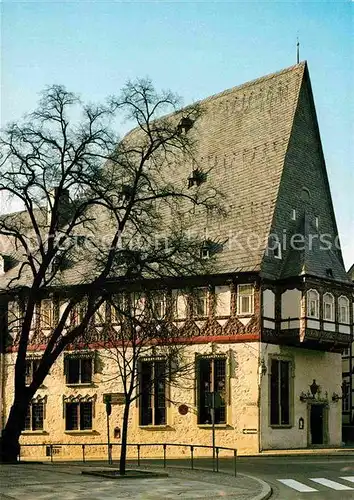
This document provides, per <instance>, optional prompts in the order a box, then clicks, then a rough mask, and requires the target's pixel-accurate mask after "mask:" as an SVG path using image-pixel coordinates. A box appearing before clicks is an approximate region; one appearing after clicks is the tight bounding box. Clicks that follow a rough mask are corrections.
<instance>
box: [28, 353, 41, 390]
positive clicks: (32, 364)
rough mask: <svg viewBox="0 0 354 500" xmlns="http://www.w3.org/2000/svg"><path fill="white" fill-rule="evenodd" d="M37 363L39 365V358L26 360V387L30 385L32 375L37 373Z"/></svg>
mask: <svg viewBox="0 0 354 500" xmlns="http://www.w3.org/2000/svg"><path fill="white" fill-rule="evenodd" d="M39 363H40V359H39V358H29V359H26V367H25V370H26V385H27V386H28V385H30V384H31V383H32V380H33V375H34V373H35V372H36V371H37V369H38V366H39Z"/></svg>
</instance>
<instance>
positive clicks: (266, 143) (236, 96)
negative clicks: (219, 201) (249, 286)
mask: <svg viewBox="0 0 354 500" xmlns="http://www.w3.org/2000/svg"><path fill="white" fill-rule="evenodd" d="M304 70H305V63H300V64H297V65H295V66H292V67H291V68H288V69H285V70H283V71H279V72H278V73H273V74H271V75H268V76H265V77H262V78H259V79H257V80H254V81H252V82H249V83H246V84H244V85H240V86H238V87H234V88H232V89H230V90H226V91H224V92H222V93H220V94H217V95H214V96H212V97H209V98H207V99H205V100H203V101H201V102H200V104H201V106H202V109H203V110H204V115H202V117H201V118H200V119H198V121H197V122H196V125H195V126H194V127H193V128H192V129H191V133H193V134H195V136H196V137H197V139H198V154H197V158H198V164H199V165H200V167H201V168H202V169H203V170H204V171H209V170H210V174H209V175H208V180H207V182H208V183H209V182H210V183H211V185H214V186H215V187H217V188H219V189H220V190H222V191H223V193H224V194H223V204H224V206H225V208H226V210H227V212H228V215H227V217H226V218H225V219H223V220H215V219H213V218H212V217H207V216H206V215H205V213H199V214H196V217H195V225H194V227H193V229H195V230H199V231H201V230H203V228H207V231H208V234H209V235H210V237H211V238H212V239H216V240H218V241H221V242H225V244H224V247H223V251H222V252H220V253H219V254H218V259H217V263H218V266H217V269H218V271H219V272H225V273H229V272H246V271H260V270H261V264H262V259H263V255H264V252H265V249H266V246H267V240H268V234H269V231H270V228H271V224H272V220H273V214H274V208H275V204H276V200H277V196H278V190H279V184H280V180H281V177H282V172H283V166H284V161H285V155H286V151H287V147H288V142H289V138H290V134H291V130H292V125H293V119H294V114H295V110H296V107H297V102H298V96H299V90H300V85H301V82H302V79H303V75H304ZM181 170H182V169H181V166H179V171H178V175H179V176H181V175H184V177H185V179H187V177H188V176H189V174H190V170H191V167H189V169H188V166H187V167H186V166H184V171H183V170H182V171H181ZM176 175H177V174H176Z"/></svg>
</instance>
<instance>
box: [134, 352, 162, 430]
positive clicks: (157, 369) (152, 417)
mask: <svg viewBox="0 0 354 500" xmlns="http://www.w3.org/2000/svg"><path fill="white" fill-rule="evenodd" d="M139 382H140V390H139V392H140V414H139V424H140V425H142V426H143V425H165V424H166V361H165V360H147V361H141V362H140V381H139Z"/></svg>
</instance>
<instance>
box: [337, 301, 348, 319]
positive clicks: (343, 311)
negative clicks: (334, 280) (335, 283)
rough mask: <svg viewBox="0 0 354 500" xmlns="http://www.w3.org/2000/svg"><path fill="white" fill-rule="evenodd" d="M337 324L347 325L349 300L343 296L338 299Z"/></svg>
mask: <svg viewBox="0 0 354 500" xmlns="http://www.w3.org/2000/svg"><path fill="white" fill-rule="evenodd" d="M338 320H339V323H344V324H347V325H348V324H349V299H348V298H347V297H344V296H343V295H342V296H341V297H339V299H338Z"/></svg>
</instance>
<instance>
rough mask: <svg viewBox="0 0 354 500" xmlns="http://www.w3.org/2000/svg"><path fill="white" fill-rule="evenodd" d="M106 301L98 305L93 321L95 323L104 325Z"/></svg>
mask: <svg viewBox="0 0 354 500" xmlns="http://www.w3.org/2000/svg"><path fill="white" fill-rule="evenodd" d="M106 308H107V304H106V302H103V304H101V305H100V307H99V308H98V309H97V311H96V312H95V316H94V322H95V325H104V324H105V323H106Z"/></svg>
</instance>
